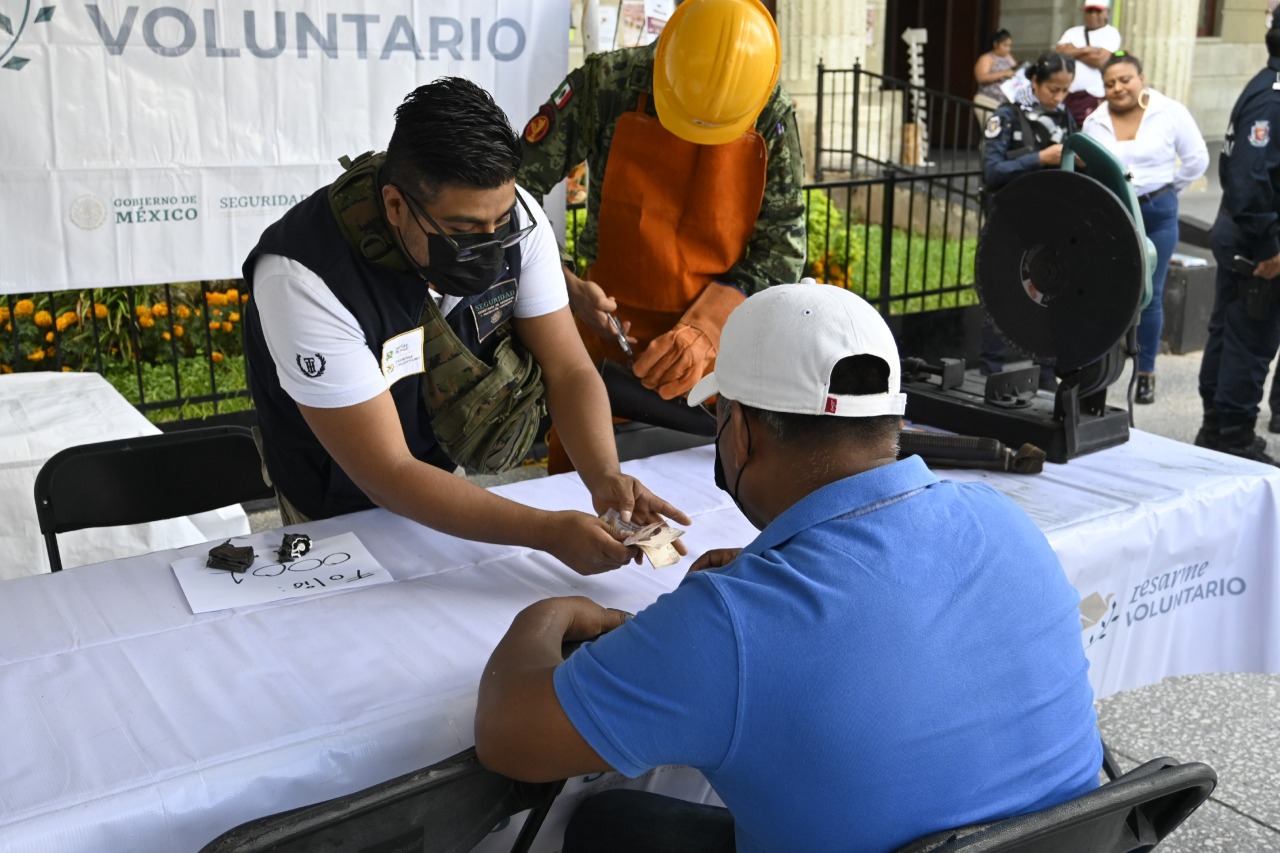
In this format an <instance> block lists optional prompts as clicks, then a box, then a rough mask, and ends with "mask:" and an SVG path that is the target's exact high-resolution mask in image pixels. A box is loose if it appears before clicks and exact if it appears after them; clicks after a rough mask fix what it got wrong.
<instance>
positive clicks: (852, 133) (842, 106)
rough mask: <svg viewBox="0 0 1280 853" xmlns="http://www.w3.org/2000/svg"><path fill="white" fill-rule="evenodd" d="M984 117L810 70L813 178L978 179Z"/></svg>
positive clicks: (884, 85) (867, 81)
mask: <svg viewBox="0 0 1280 853" xmlns="http://www.w3.org/2000/svg"><path fill="white" fill-rule="evenodd" d="M990 114H991V113H990V110H988V109H986V108H984V107H979V106H978V105H976V104H975V103H974V102H973V101H970V100H967V99H965V98H958V97H955V96H954V95H948V94H946V93H944V92H936V91H933V90H931V89H926V88H924V87H923V86H916V85H913V84H911V83H909V82H907V81H905V80H898V79H895V78H892V77H885V76H884V75H882V74H876V73H874V72H871V71H867V70H866V69H864V68H863V67H862V66H861V65H860V64H855V65H854V66H853V67H852V68H827V67H826V66H825V65H824V64H822V63H821V62H819V63H818V91H817V107H816V120H815V122H814V123H815V126H816V128H817V131H816V133H815V134H814V149H813V152H812V155H811V156H812V157H813V172H814V177H815V178H816V179H817V180H818V181H822V180H823V179H824V178H825V177H826V176H827V174H828V173H829V172H844V173H852V174H868V173H870V174H875V173H877V172H878V171H879V170H882V169H886V168H893V169H899V170H909V171H912V172H932V173H941V172H969V171H981V163H980V162H979V159H978V143H979V141H980V140H981V139H982V129H983V127H984V126H985V124H986V121H987V118H988V117H989V116H990Z"/></svg>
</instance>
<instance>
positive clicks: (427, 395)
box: [329, 151, 546, 474]
mask: <svg viewBox="0 0 1280 853" xmlns="http://www.w3.org/2000/svg"><path fill="white" fill-rule="evenodd" d="M385 157H386V155H385V154H374V153H373V152H369V151H367V152H365V153H364V154H361V155H360V156H359V157H357V158H355V160H351V159H350V158H348V157H343V158H341V159H340V160H339V162H340V163H341V164H342V166H343V168H344V169H345V170H346V171H345V172H344V173H343V174H342V176H341V177H339V178H338V180H336V181H334V182H333V184H332V185H331V186H330V187H329V207H330V209H331V210H332V211H333V216H334V219H335V220H336V221H337V223H338V228H339V230H340V231H341V232H342V235H343V237H344V238H345V239H346V241H347V244H348V245H350V246H351V247H352V248H353V249H354V250H355V251H357V252H359V253H360V255H361V256H362V257H363V258H365V260H367V261H369V262H370V263H372V264H376V265H379V266H384V267H387V268H388V269H392V270H394V271H396V272H408V271H409V270H410V266H409V263H408V260H407V259H406V258H405V256H404V254H403V253H402V252H401V251H400V247H399V245H398V244H397V243H396V241H395V239H394V238H393V237H392V235H391V229H390V228H389V227H388V226H387V220H386V215H385V213H384V212H383V209H382V196H381V192H380V189H379V186H378V172H379V171H380V170H381V168H382V164H383V161H384V160H385ZM495 284H496V282H495ZM422 329H423V353H422V355H423V364H424V365H425V368H426V369H425V372H424V373H423V375H422V378H421V380H420V381H421V383H422V399H423V403H424V405H425V407H426V410H427V414H428V416H429V418H430V423H431V431H432V432H433V433H435V437H436V441H437V442H439V444H440V447H441V448H443V450H444V451H445V453H447V454H448V455H449V458H450V459H452V460H453V461H454V462H455V463H457V464H458V465H461V466H462V467H464V468H466V469H467V470H468V471H473V472H476V473H481V474H494V473H498V472H500V471H505V470H507V469H509V468H512V467H514V466H515V465H517V464H518V463H519V462H520V460H521V459H523V458H524V455H525V454H526V453H528V452H529V448H530V447H532V446H533V441H534V439H535V438H536V437H537V434H538V425H539V424H540V423H541V421H542V418H543V416H544V415H545V414H546V388H545V387H544V385H543V382H542V368H540V367H539V366H538V363H537V362H536V361H535V360H534V358H533V356H532V355H531V354H530V353H529V352H528V350H526V349H525V348H524V347H523V346H521V345H520V342H519V340H517V338H516V337H515V335H513V334H512V332H511V324H510V322H507V323H504V324H503V325H502V327H501V328H499V329H498V330H497V331H495V332H494V333H493V334H494V335H497V336H499V337H498V343H497V346H496V347H495V348H494V350H493V358H492V363H489V362H488V361H487V360H485V359H483V358H481V357H480V356H478V355H476V354H475V353H473V352H472V351H471V350H469V349H468V348H467V347H466V345H465V344H464V343H463V342H462V341H461V340H460V339H459V338H458V336H457V334H456V333H455V332H454V331H453V329H452V328H450V326H449V324H448V322H446V320H445V318H444V314H442V313H441V311H440V307H439V306H438V305H437V304H436V300H435V299H434V298H432V297H428V298H427V299H426V300H425V304H424V306H423V310H422Z"/></svg>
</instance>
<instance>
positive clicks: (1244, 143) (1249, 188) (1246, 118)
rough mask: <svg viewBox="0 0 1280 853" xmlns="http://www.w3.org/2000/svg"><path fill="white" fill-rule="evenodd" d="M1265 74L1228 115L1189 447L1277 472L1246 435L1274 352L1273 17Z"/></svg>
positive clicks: (1279, 245) (1277, 213)
mask: <svg viewBox="0 0 1280 853" xmlns="http://www.w3.org/2000/svg"><path fill="white" fill-rule="evenodd" d="M1267 53H1268V54H1269V55H1270V58H1269V59H1268V60H1267V67H1266V68H1264V69H1263V70H1262V71H1260V72H1258V74H1257V76H1255V77H1254V78H1253V79H1252V80H1250V81H1249V85H1248V86H1246V87H1245V89H1244V91H1243V92H1242V93H1241V94H1240V98H1239V99H1238V100H1237V101H1236V105H1235V108H1234V109H1232V111H1231V123H1230V124H1229V125H1228V126H1227V135H1226V139H1225V141H1224V143H1223V148H1222V156H1221V159H1220V160H1219V163H1218V176H1219V179H1220V181H1221V183H1222V206H1221V208H1219V210H1218V218H1217V220H1216V221H1215V222H1214V224H1213V231H1212V233H1211V236H1210V240H1211V243H1212V246H1213V254H1214V258H1215V260H1217V262H1218V277H1217V283H1216V291H1215V294H1214V304H1213V313H1212V314H1211V315H1210V317H1209V340H1208V342H1207V343H1206V344H1205V350H1204V359H1203V361H1202V362H1201V365H1200V399H1201V401H1202V402H1203V404H1204V421H1203V423H1202V425H1201V427H1200V432H1199V433H1198V434H1197V435H1196V444H1198V445H1200V446H1201V447H1210V448H1214V449H1216V450H1220V451H1222V452H1224V453H1230V454H1232V455H1234V456H1242V457H1245V458H1247V459H1253V460H1256V461H1259V462H1268V463H1271V464H1275V460H1274V459H1273V458H1272V457H1271V456H1270V454H1268V453H1267V449H1266V441H1265V440H1264V439H1263V438H1262V437H1260V436H1258V435H1257V433H1255V431H1254V426H1255V424H1256V422H1257V418H1258V404H1259V403H1260V402H1261V400H1262V393H1263V385H1264V383H1265V382H1266V378H1267V365H1268V364H1269V363H1270V361H1271V359H1272V357H1274V356H1275V354H1276V349H1277V347H1280V294H1277V293H1276V292H1275V287H1276V284H1275V282H1276V279H1277V277H1280V141H1278V140H1277V139H1276V138H1275V134H1276V132H1277V130H1278V129H1280V10H1277V11H1276V12H1275V13H1274V14H1273V16H1272V20H1271V29H1269V30H1268V31H1267Z"/></svg>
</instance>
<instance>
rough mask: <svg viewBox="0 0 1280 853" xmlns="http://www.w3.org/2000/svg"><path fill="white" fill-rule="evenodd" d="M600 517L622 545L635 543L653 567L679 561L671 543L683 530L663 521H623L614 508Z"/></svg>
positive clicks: (678, 555) (670, 564)
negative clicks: (648, 522)
mask: <svg viewBox="0 0 1280 853" xmlns="http://www.w3.org/2000/svg"><path fill="white" fill-rule="evenodd" d="M600 518H601V519H602V520H603V521H604V523H605V524H607V525H609V530H610V531H611V532H612V533H613V535H614V537H615V538H617V539H618V540H619V541H621V542H622V544H623V545H626V546H628V547H630V546H631V545H635V546H636V547H637V548H639V549H640V550H641V551H642V552H643V553H644V555H645V556H646V557H648V558H649V562H650V563H652V564H653V567H654V568H655V569H661V568H663V567H664V566H673V565H675V564H676V563H678V562H680V552H679V551H677V550H676V546H675V545H674V544H673V543H674V542H675V541H676V540H677V539H679V538H680V537H681V536H682V535H683V534H684V531H683V530H678V529H676V528H674V527H669V526H668V525H667V523H666V522H665V521H658V522H654V523H653V524H646V525H644V526H643V527H641V526H640V525H637V524H632V523H631V522H629V521H623V520H622V516H620V515H619V514H618V511H617V510H615V509H609V510H606V511H605V513H604V515H602V516H600Z"/></svg>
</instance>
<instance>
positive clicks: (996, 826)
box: [894, 758, 1218, 853]
mask: <svg viewBox="0 0 1280 853" xmlns="http://www.w3.org/2000/svg"><path fill="white" fill-rule="evenodd" d="M1217 784H1218V774H1216V773H1214V771H1213V768H1212V767H1209V766H1208V765H1207V764H1200V763H1198V762H1188V763H1186V764H1178V763H1177V762H1176V761H1174V760H1173V759H1172V758H1156V759H1152V760H1151V761H1148V762H1147V763H1146V764H1143V765H1140V766H1138V767H1135V768H1134V769H1132V770H1130V771H1129V772H1128V773H1125V774H1123V775H1121V776H1120V777H1119V778H1117V779H1116V780H1115V781H1114V782H1108V783H1106V784H1105V785H1102V786H1101V787H1099V788H1098V789H1096V790H1094V791H1090V792H1089V793H1087V794H1085V795H1084V796H1081V797H1076V798H1075V799H1074V800H1068V801H1067V802H1065V803H1060V804H1059V805H1056V806H1052V807H1050V808H1047V809H1043V810H1041V811H1038V812H1032V813H1031V814H1025V815H1019V816H1018V817H1011V818H1008V819H1006V820H1000V821H995V822H993V823H986V824H975V825H973V826H967V827H962V828H960V829H949V830H943V831H941V832H935V833H932V834H930V835H926V836H925V837H923V838H918V839H916V840H915V841H913V842H911V843H910V844H907V845H906V846H904V847H899V848H898V849H897V850H896V851H894V853H1146V851H1148V850H1151V849H1153V848H1154V847H1155V846H1156V845H1157V844H1158V843H1159V842H1160V840H1161V839H1163V838H1164V837H1165V836H1167V835H1168V834H1169V833H1171V832H1173V830H1174V829H1176V828H1177V827H1178V825H1179V824H1181V823H1182V822H1183V821H1184V820H1186V819H1187V816H1188V815H1190V814H1191V813H1192V812H1193V811H1195V810H1196V809H1197V808H1199V807H1200V804H1201V803H1203V802H1204V801H1205V800H1207V799H1208V798H1209V795H1210V794H1212V793H1213V789H1214V787H1215V786H1217Z"/></svg>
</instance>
